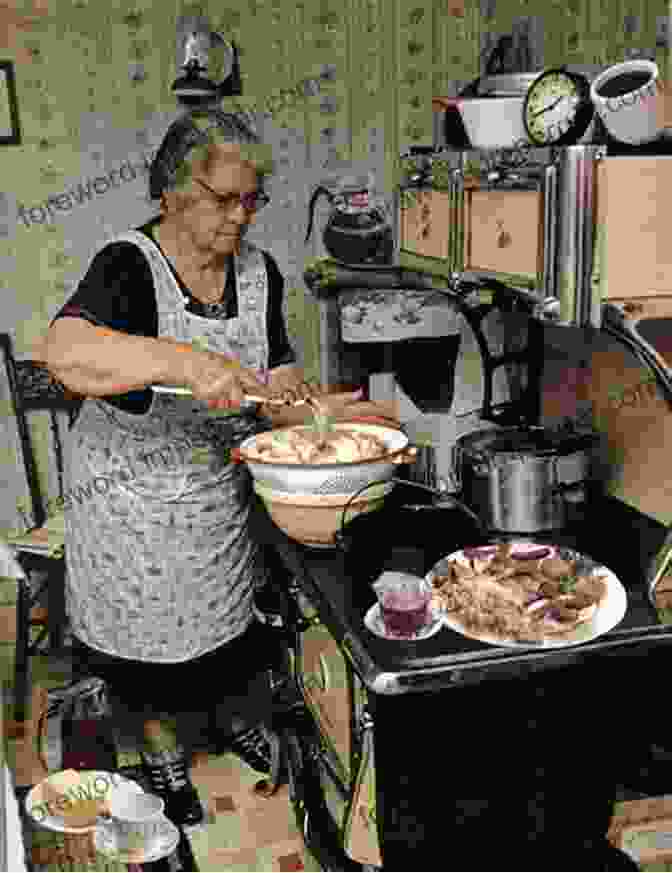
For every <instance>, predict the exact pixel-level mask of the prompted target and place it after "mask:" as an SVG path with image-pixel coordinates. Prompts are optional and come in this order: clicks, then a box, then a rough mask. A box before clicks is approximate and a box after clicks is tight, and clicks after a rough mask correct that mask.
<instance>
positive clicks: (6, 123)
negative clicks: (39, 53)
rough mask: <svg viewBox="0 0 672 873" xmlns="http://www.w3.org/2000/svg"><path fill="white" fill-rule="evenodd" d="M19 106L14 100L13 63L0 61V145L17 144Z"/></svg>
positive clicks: (19, 131)
mask: <svg viewBox="0 0 672 873" xmlns="http://www.w3.org/2000/svg"><path fill="white" fill-rule="evenodd" d="M20 143H21V128H20V127H19V107H18V104H17V101H16V81H15V79H14V64H13V63H12V62H11V61H0V145H19V144H20Z"/></svg>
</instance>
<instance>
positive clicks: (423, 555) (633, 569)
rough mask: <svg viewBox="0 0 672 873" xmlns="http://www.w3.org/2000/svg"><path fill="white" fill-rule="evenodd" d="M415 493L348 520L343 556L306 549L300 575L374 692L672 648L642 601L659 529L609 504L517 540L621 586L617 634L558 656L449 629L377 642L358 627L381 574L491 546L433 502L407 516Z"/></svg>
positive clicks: (670, 636)
mask: <svg viewBox="0 0 672 873" xmlns="http://www.w3.org/2000/svg"><path fill="white" fill-rule="evenodd" d="M418 494H419V492H418V491H417V490H416V489H404V488H403V487H402V486H399V487H398V489H395V492H393V494H392V495H390V499H388V501H387V503H386V505H384V506H383V508H381V509H380V510H378V511H376V512H373V513H370V514H368V515H366V516H360V517H358V518H356V519H354V520H353V521H351V522H350V523H349V524H347V525H346V527H345V529H344V549H343V550H338V551H336V550H320V551H318V550H311V549H305V550H304V556H305V563H306V568H307V571H308V574H309V575H310V577H311V579H312V581H313V583H314V585H315V587H316V591H317V592H318V593H319V595H320V596H321V597H322V598H323V603H324V605H325V606H326V613H327V614H329V615H330V616H331V617H332V618H333V622H330V619H327V624H331V628H330V629H331V630H332V632H333V633H334V635H335V636H336V637H337V638H340V639H341V640H343V639H344V638H347V639H349V640H350V641H351V642H352V646H353V647H354V649H356V650H357V651H358V652H359V653H360V657H361V659H362V664H363V665H364V666H363V667H362V670H363V671H364V672H366V671H367V670H368V672H369V678H370V680H371V682H372V683H373V684H374V685H375V682H380V681H383V680H382V679H381V677H387V680H389V681H390V682H392V683H393V684H394V682H396V683H397V686H396V687H395V689H394V690H393V691H389V692H387V693H399V692H400V685H399V683H401V684H403V682H404V681H406V682H408V685H409V687H408V688H407V689H402V690H416V689H415V687H414V684H415V685H417V683H418V682H421V684H422V683H424V684H425V685H426V684H430V685H431V684H432V683H433V682H439V683H444V682H445V681H446V674H447V672H450V671H452V672H453V674H455V675H456V674H457V673H460V672H463V673H464V676H465V677H466V675H467V673H469V674H470V676H471V678H474V677H479V678H483V675H482V670H481V668H482V669H483V670H485V671H486V672H487V673H488V678H490V677H493V676H494V675H495V673H496V672H497V671H496V670H495V669H494V668H495V667H496V666H497V665H499V666H500V667H502V668H504V667H506V669H508V670H509V671H511V670H513V671H518V672H520V671H521V669H523V668H524V665H525V664H526V663H527V664H528V665H530V664H532V663H533V662H534V663H535V664H538V663H539V662H541V661H542V660H543V661H544V662H545V663H547V664H551V663H554V662H555V663H557V664H562V663H563V662H567V661H572V660H576V658H577V657H579V658H581V657H584V656H585V655H586V654H587V653H588V652H591V651H592V652H595V651H597V650H603V649H605V648H609V646H612V647H613V646H616V645H630V644H631V643H634V642H638V641H642V640H646V641H654V642H656V641H661V640H668V641H670V642H672V629H670V628H667V627H664V626H662V625H660V623H659V622H658V619H657V616H656V613H655V610H653V608H652V607H651V606H650V604H649V602H648V598H647V593H646V584H645V577H644V568H646V567H647V566H648V563H649V560H650V558H651V555H652V554H655V552H656V551H657V549H658V548H660V545H661V544H662V541H663V539H664V536H665V529H664V527H663V526H662V525H659V524H658V523H656V522H652V521H651V520H650V519H647V518H645V517H643V516H641V515H640V514H639V513H636V512H635V511H634V510H631V509H630V508H629V507H626V506H625V505H624V504H622V503H620V502H619V501H615V500H612V499H605V500H602V501H600V502H599V503H595V504H592V505H591V506H590V507H589V508H588V511H587V514H586V519H585V520H584V523H583V524H582V525H575V526H574V527H573V528H571V529H569V528H568V529H566V530H563V531H561V532H560V531H559V532H546V533H544V534H534V535H529V536H526V537H524V538H526V539H531V540H533V541H535V542H540V543H549V544H551V543H552V544H556V545H561V546H567V547H569V548H573V549H575V550H577V551H579V552H581V553H583V554H584V555H586V556H588V557H591V558H593V559H594V560H596V561H598V562H599V563H603V564H604V565H606V566H607V567H608V568H609V569H611V570H612V571H613V572H614V573H615V574H616V576H617V577H618V578H619V580H620V581H621V582H622V584H623V585H624V587H625V588H626V591H627V595H628V609H627V612H626V615H625V617H624V619H623V620H622V622H621V623H620V624H619V625H618V627H616V628H615V629H614V630H613V631H610V632H609V633H608V634H605V635H604V636H603V637H599V638H598V639H596V640H593V641H592V642H589V643H585V644H582V645H578V646H572V647H569V648H563V649H548V648H546V649H544V648H539V647H536V648H535V647H531V648H529V649H524V650H521V649H512V648H507V647H500V646H494V645H489V644H487V643H482V642H479V641H477V640H472V639H470V638H467V637H465V636H463V635H461V634H459V633H458V632H457V631H454V630H451V629H449V628H447V627H444V628H443V629H442V630H441V631H440V632H439V633H438V634H436V635H435V636H433V637H430V638H428V639H425V640H421V641H417V642H415V641H412V642H398V641H394V642H390V641H389V640H384V639H381V638H379V637H377V636H376V635H374V634H372V633H371V632H370V631H369V630H368V629H367V628H366V627H365V626H364V621H363V618H364V615H365V614H366V612H367V610H368V609H369V608H370V607H371V606H372V605H373V604H374V603H375V602H376V597H375V593H374V591H373V589H372V588H371V583H372V582H374V581H375V580H376V579H377V578H378V577H379V576H380V574H381V573H382V572H384V571H385V570H398V571H402V572H408V573H413V574H415V575H419V576H424V575H425V574H426V573H427V572H428V571H429V570H430V569H431V568H432V567H433V566H434V564H435V563H436V562H437V561H438V560H440V559H441V558H443V557H445V556H446V555H448V554H450V553H451V552H454V551H456V550H458V549H461V548H463V547H465V546H467V545H479V544H481V543H484V542H488V541H492V539H494V538H495V537H494V536H488V537H485V536H484V535H483V534H482V533H480V532H479V531H478V529H477V527H476V525H475V524H474V522H472V521H471V520H470V519H468V518H467V517H466V516H465V515H464V514H463V513H461V512H460V511H459V510H456V509H446V508H441V509H438V508H430V504H431V500H429V501H425V502H424V505H425V507H426V508H423V509H409V508H408V504H409V503H413V504H416V505H417V504H418V503H422V501H418ZM354 649H353V650H354ZM364 662H366V664H364ZM366 665H368V666H366ZM479 671H481V672H479ZM374 676H375V677H377V678H373V677H374ZM392 676H394V677H395V678H394V680H393V679H391V678H390V677H392ZM399 677H401V678H399ZM387 680H386V681H387Z"/></svg>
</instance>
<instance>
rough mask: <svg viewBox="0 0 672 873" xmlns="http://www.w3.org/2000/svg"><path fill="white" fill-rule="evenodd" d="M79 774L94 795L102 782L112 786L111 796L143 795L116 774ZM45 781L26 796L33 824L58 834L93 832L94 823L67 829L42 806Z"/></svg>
mask: <svg viewBox="0 0 672 873" xmlns="http://www.w3.org/2000/svg"><path fill="white" fill-rule="evenodd" d="M81 773H82V774H86V776H87V778H86V779H85V780H83V782H84V788H85V789H86V788H87V787H88V786H90V787H91V791H92V792H93V793H94V794H100V793H101V792H102V787H103V782H105V783H107V785H110V784H112V794H114V793H115V792H123V793H128V792H132V793H133V794H142V793H143V790H142V788H141V787H140V785H138V783H137V782H133V781H132V780H131V779H126V778H125V777H123V776H120V775H119V774H118V773H108V772H107V771H106V770H83V771H81ZM52 775H54V774H52ZM46 781H47V780H46V779H43V780H42V782H38V784H37V785H35V786H33V788H31V790H30V791H29V792H28V794H27V795H26V799H25V807H26V812H27V813H28V815H29V816H30V818H31V819H32V820H33V821H34V822H35V824H38V825H39V826H40V827H43V828H46V829H47V830H48V831H56V832H57V833H59V834H88V833H91V832H92V831H95V829H96V823H95V822H94V823H93V824H90V825H87V826H86V827H81V828H73V827H68V826H67V825H66V824H65V822H64V821H63V819H62V818H61V817H60V816H58V815H54V814H52V813H51V812H50V811H49V809H48V808H46V807H45V806H44V805H43V803H44V802H43V796H42V786H43V785H44V783H45V782H46Z"/></svg>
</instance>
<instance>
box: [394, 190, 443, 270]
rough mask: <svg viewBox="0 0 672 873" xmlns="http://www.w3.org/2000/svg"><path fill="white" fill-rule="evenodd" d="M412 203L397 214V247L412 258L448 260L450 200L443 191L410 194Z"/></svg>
mask: <svg viewBox="0 0 672 873" xmlns="http://www.w3.org/2000/svg"><path fill="white" fill-rule="evenodd" d="M412 194H413V196H414V198H415V202H414V203H412V204H411V205H410V206H408V207H406V208H404V209H402V210H401V217H400V222H399V226H400V227H401V247H402V248H403V249H405V250H406V251H408V252H411V253H412V254H415V255H422V256H424V257H430V258H443V259H444V260H445V259H446V258H447V257H448V235H449V229H448V222H449V219H450V196H449V194H447V193H446V192H445V191H413V192H412Z"/></svg>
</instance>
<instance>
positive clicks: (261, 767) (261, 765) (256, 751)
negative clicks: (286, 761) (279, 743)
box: [227, 725, 274, 775]
mask: <svg viewBox="0 0 672 873" xmlns="http://www.w3.org/2000/svg"><path fill="white" fill-rule="evenodd" d="M227 746H228V749H229V751H231V752H233V753H234V754H236V755H238V757H239V758H240V759H241V760H243V761H244V762H245V763H246V764H249V766H250V767H252V769H253V770H256V771H257V772H258V773H264V774H266V775H268V774H270V773H271V771H272V769H273V763H274V761H273V749H272V747H271V743H270V741H269V735H268V733H267V732H266V730H265V729H264V728H263V727H261V725H258V726H257V727H253V728H249V729H248V730H246V731H242V732H241V733H239V734H235V735H234V736H233V737H230V738H229V740H228V743H227Z"/></svg>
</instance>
